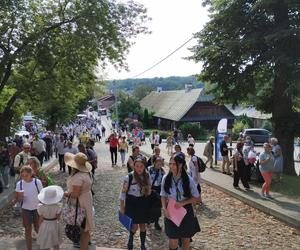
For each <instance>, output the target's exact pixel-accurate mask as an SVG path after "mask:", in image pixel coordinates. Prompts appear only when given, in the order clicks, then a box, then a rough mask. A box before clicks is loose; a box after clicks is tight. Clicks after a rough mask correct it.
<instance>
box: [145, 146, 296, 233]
mask: <svg viewBox="0 0 300 250" xmlns="http://www.w3.org/2000/svg"><path fill="white" fill-rule="evenodd" d="M140 152H141V153H142V154H143V155H145V156H147V157H150V156H151V154H149V153H146V152H144V151H143V150H141V151H140ZM167 164H168V163H167V162H166V161H165V165H167ZM202 180H203V182H205V183H206V184H207V185H209V186H212V187H214V188H216V189H218V190H220V191H222V192H224V193H226V194H228V195H230V196H232V197H234V198H236V199H238V200H240V201H242V202H243V203H245V204H247V205H249V206H251V207H254V208H256V209H258V210H260V211H262V212H264V213H266V214H268V215H271V216H273V217H275V218H276V219H278V220H280V221H282V222H285V223H287V224H288V225H290V226H292V227H295V228H297V229H299V228H300V218H299V219H296V218H293V217H291V216H288V215H286V214H283V213H280V212H278V211H277V210H275V209H272V208H269V207H267V206H264V205H261V204H259V203H257V202H255V201H253V200H252V199H251V197H245V196H242V195H239V194H237V193H235V192H232V191H231V190H228V189H226V188H224V187H222V186H220V185H217V184H215V183H213V182H211V181H208V180H206V179H205V177H203V176H202Z"/></svg>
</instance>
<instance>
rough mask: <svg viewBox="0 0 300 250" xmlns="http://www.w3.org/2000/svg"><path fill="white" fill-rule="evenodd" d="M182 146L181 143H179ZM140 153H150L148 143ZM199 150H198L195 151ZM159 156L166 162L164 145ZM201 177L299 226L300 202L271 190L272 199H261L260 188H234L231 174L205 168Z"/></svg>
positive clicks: (264, 210)
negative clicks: (247, 189)
mask: <svg viewBox="0 0 300 250" xmlns="http://www.w3.org/2000/svg"><path fill="white" fill-rule="evenodd" d="M181 146H182V145H181ZM186 147H187V145H185V146H182V150H183V152H185V149H186ZM141 151H142V153H144V154H145V155H148V156H149V155H150V154H151V152H152V150H151V148H150V144H146V145H143V146H142V147H141ZM197 152H199V151H197ZM200 152H202V151H200ZM161 156H162V157H164V158H165V161H166V162H167V161H168V159H169V157H170V156H168V154H167V151H166V149H165V148H164V147H161ZM201 177H202V178H203V180H204V182H206V183H207V184H209V185H211V186H213V187H215V188H217V189H219V190H221V191H223V192H225V193H227V194H229V195H231V196H233V197H235V198H237V199H239V200H241V201H242V202H244V203H246V204H248V205H250V206H252V207H254V208H257V209H259V210H261V211H263V212H265V213H266V214H269V215H272V216H274V217H275V218H277V219H279V220H282V221H284V222H286V223H288V224H289V225H291V226H294V227H296V228H300V202H299V201H296V200H293V199H289V198H287V197H285V196H283V195H282V194H279V193H274V192H272V196H273V197H274V200H263V199H262V198H261V197H260V195H259V194H260V188H257V187H253V186H252V191H245V190H244V189H240V190H238V189H235V188H234V187H233V185H232V184H233V179H232V177H231V176H228V175H224V174H222V173H221V172H220V171H217V170H212V169H210V168H208V169H206V171H205V172H204V173H201Z"/></svg>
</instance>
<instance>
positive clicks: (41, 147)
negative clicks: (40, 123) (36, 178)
mask: <svg viewBox="0 0 300 250" xmlns="http://www.w3.org/2000/svg"><path fill="white" fill-rule="evenodd" d="M32 147H33V148H34V149H35V150H36V152H37V153H38V154H41V153H42V152H43V151H46V149H45V148H46V143H45V142H44V141H43V140H40V139H39V140H37V141H33V142H32Z"/></svg>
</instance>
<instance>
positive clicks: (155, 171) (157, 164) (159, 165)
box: [148, 156, 165, 230]
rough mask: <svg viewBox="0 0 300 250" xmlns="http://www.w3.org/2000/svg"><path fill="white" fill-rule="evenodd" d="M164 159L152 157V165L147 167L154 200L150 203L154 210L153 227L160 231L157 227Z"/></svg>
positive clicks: (159, 213) (159, 214)
mask: <svg viewBox="0 0 300 250" xmlns="http://www.w3.org/2000/svg"><path fill="white" fill-rule="evenodd" d="M163 165H164V159H163V158H162V157H160V156H154V159H153V165H152V166H150V167H148V173H149V174H150V177H151V183H152V185H151V189H152V193H153V198H154V200H153V201H152V204H153V206H154V207H155V208H154V211H153V212H154V213H155V214H154V227H155V229H156V230H161V226H160V225H159V218H160V217H161V197H160V192H161V182H162V178H163V176H164V175H165V170H164V169H163Z"/></svg>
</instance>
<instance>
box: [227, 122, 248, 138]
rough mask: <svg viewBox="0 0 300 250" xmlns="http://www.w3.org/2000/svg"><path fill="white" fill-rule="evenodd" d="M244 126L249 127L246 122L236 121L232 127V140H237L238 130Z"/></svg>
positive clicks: (241, 129) (240, 130)
mask: <svg viewBox="0 0 300 250" xmlns="http://www.w3.org/2000/svg"><path fill="white" fill-rule="evenodd" d="M245 128H249V125H248V124H247V123H243V122H242V121H236V122H235V123H234V125H233V128H232V135H231V137H232V140H237V139H238V138H239V135H240V132H242V131H243V130H244V129H245Z"/></svg>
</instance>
